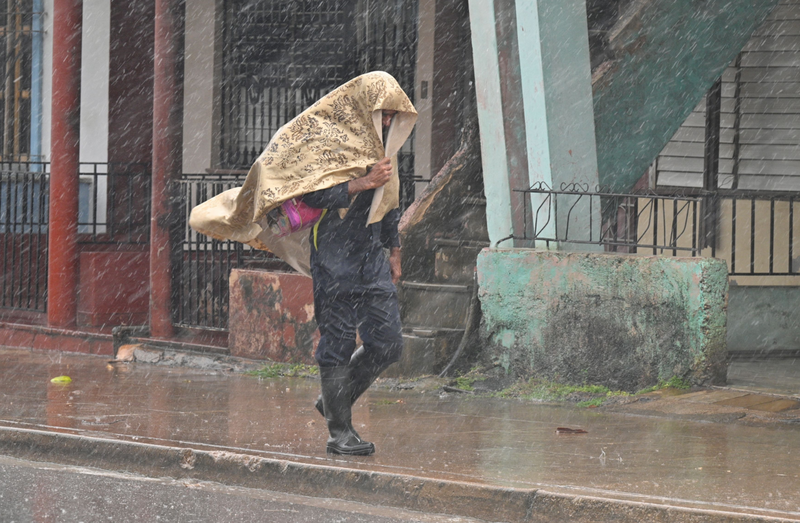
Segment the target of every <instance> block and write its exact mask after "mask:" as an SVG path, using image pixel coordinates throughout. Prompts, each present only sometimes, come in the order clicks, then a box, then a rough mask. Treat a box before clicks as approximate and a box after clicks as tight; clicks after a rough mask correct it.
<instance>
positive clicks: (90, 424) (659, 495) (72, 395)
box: [0, 349, 800, 517]
mask: <svg viewBox="0 0 800 523" xmlns="http://www.w3.org/2000/svg"><path fill="white" fill-rule="evenodd" d="M60 375H69V376H70V377H71V378H72V380H73V382H72V383H71V384H69V385H55V384H52V383H50V379H51V378H53V377H56V376H60ZM318 393H319V382H318V381H316V380H313V379H303V378H282V379H271V380H263V381H260V380H258V379H256V378H253V377H249V376H242V375H236V374H223V373H214V372H207V371H200V370H195V369H187V368H167V367H157V366H150V365H143V364H136V365H121V364H109V363H108V362H107V359H105V358H100V357H88V356H75V355H66V354H54V353H42V352H30V351H23V350H10V349H9V350H0V422H4V423H5V424H9V423H22V424H25V426H27V427H31V428H35V427H41V426H47V427H51V428H60V429H64V430H70V431H74V432H78V433H84V434H92V435H102V436H105V437H108V436H113V437H119V438H125V439H135V440H138V441H149V442H154V443H161V444H170V445H176V446H180V445H187V444H191V445H192V446H194V447H196V448H218V447H225V448H227V449H231V450H234V451H237V450H238V451H240V452H244V451H246V452H252V453H258V454H260V455H264V456H267V457H274V458H291V459H294V460H296V461H301V462H310V463H318V464H319V463H324V464H328V465H334V466H343V467H351V468H361V469H368V470H376V471H386V472H395V473H406V474H411V475H416V476H425V477H435V478H443V479H452V480H459V481H470V482H481V483H487V484H492V485H503V486H514V487H525V488H531V487H537V486H540V487H547V488H548V490H555V491H559V490H565V491H574V490H578V491H580V492H584V493H588V494H593V495H598V496H613V497H618V498H624V499H631V500H641V501H655V502H658V501H659V500H672V499H674V500H683V501H684V502H686V503H688V504H691V505H695V506H699V507H704V508H717V509H722V510H739V509H741V508H742V507H750V508H751V509H759V511H760V513H763V514H773V515H783V516H791V517H800V495H798V492H800V459H798V458H799V456H800V426H796V425H792V424H783V425H780V424H776V425H770V426H764V427H752V426H743V425H736V424H722V423H699V422H690V421H676V420H669V419H661V418H648V417H639V416H631V415H623V414H613V413H601V412H597V411H592V410H588V409H577V408H565V407H556V406H550V405H540V404H535V403H530V402H518V401H513V400H499V399H491V398H476V397H467V396H454V395H440V394H439V393H425V394H420V393H418V392H414V391H413V390H412V391H397V392H390V391H380V390H379V391H369V392H367V394H365V396H364V397H363V398H362V399H361V400H360V401H359V403H358V404H357V405H356V407H355V408H354V412H353V418H354V424H355V425H356V428H357V429H358V430H359V432H360V433H361V435H362V436H363V437H364V438H365V439H368V440H370V441H373V442H374V443H375V445H376V447H377V453H376V455H375V456H372V457H368V458H340V457H337V458H332V457H328V456H326V455H325V446H324V443H325V438H326V436H327V432H326V428H325V423H324V420H323V419H322V417H321V416H320V415H319V413H317V412H316V410H315V409H314V407H313V401H314V399H315V398H316V396H317V394H318ZM556 427H572V428H581V429H584V430H586V431H587V432H588V433H587V434H576V435H559V434H556V432H555V429H556Z"/></svg>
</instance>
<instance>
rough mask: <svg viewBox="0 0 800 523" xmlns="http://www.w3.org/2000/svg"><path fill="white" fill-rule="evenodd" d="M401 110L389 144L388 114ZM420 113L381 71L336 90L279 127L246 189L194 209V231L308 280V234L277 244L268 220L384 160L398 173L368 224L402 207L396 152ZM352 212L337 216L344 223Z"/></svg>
mask: <svg viewBox="0 0 800 523" xmlns="http://www.w3.org/2000/svg"><path fill="white" fill-rule="evenodd" d="M384 109H386V110H392V111H397V114H396V115H395V117H394V118H393V119H392V125H391V127H390V128H389V132H388V134H387V138H386V144H384V143H383V133H382V126H381V116H382V113H381V111H382V110H384ZM416 120H417V111H416V110H415V109H414V106H413V105H412V104H411V101H410V100H409V99H408V96H406V94H405V93H404V92H403V90H402V89H401V88H400V85H399V84H398V83H397V80H395V79H394V78H393V77H392V76H391V75H389V74H388V73H385V72H382V71H375V72H371V73H367V74H364V75H361V76H359V77H357V78H354V79H352V80H350V81H349V82H347V83H346V84H344V85H342V86H340V87H338V88H336V89H334V90H333V91H331V92H330V93H329V94H327V95H326V96H325V97H323V98H322V99H321V100H319V101H317V102H316V103H315V104H314V105H312V106H311V107H309V108H308V109H306V110H305V111H303V112H302V113H300V114H299V115H298V116H297V117H295V118H294V119H293V120H292V121H290V122H289V123H287V124H286V125H284V126H283V127H281V128H280V129H279V130H278V132H277V133H275V136H273V137H272V139H271V140H270V142H269V144H267V147H266V149H264V152H262V153H261V155H260V156H259V157H258V158H257V159H256V161H255V163H253V166H252V167H251V168H250V171H249V172H248V174H247V178H246V179H245V182H244V185H242V187H237V188H235V189H230V190H228V191H225V192H223V193H221V194H219V195H217V196H215V197H214V198H211V199H210V200H208V201H206V202H204V203H201V204H200V205H198V206H197V207H195V208H194V209H192V213H191V216H190V217H189V225H190V226H191V227H192V228H193V229H194V230H195V231H197V232H200V233H202V234H205V235H207V236H210V237H212V238H215V239H218V240H234V241H238V242H241V243H246V244H248V245H250V246H252V247H255V248H256V249H261V250H267V251H271V252H272V253H274V254H275V255H276V256H278V257H279V258H281V259H283V260H284V261H285V262H287V263H288V264H289V265H291V266H292V267H294V268H295V269H297V270H298V271H299V272H301V273H302V274H305V275H306V276H308V275H309V258H310V246H309V242H308V231H299V232H296V233H293V234H290V235H288V236H285V237H283V238H278V237H277V236H275V235H274V234H273V233H272V232H271V231H270V228H269V227H268V226H267V225H266V223H265V222H264V220H265V216H266V214H267V213H269V212H270V211H271V210H272V209H274V208H276V207H277V206H279V205H280V204H282V203H283V202H285V201H286V200H288V199H290V198H296V197H299V196H302V195H304V194H307V193H310V192H313V191H317V190H320V189H327V188H329V187H333V186H335V185H338V184H340V183H343V182H347V181H350V180H353V179H355V178H359V177H361V176H364V175H365V174H366V173H367V168H368V167H370V166H372V165H373V164H375V163H377V162H378V161H380V160H381V159H382V158H384V157H387V156H388V157H390V158H392V166H393V171H394V172H393V175H392V178H391V179H390V181H389V182H388V183H387V184H386V185H384V186H383V187H381V188H379V189H376V190H375V196H374V198H373V201H372V207H371V209H370V214H369V219H368V220H367V222H368V223H365V224H364V225H365V226H366V225H368V224H371V223H375V222H379V221H381V220H382V219H383V217H384V215H385V214H386V213H387V212H389V211H390V210H392V209H394V208H396V207H397V206H398V205H399V200H400V180H399V178H398V173H397V158H396V155H397V152H398V151H399V150H400V148H401V147H402V146H403V144H404V143H405V141H406V140H407V139H408V137H409V135H410V134H411V130H412V129H413V128H414V123H415V122H416ZM346 212H347V210H346V209H340V210H339V213H340V214H341V215H342V217H344V214H345V213H346Z"/></svg>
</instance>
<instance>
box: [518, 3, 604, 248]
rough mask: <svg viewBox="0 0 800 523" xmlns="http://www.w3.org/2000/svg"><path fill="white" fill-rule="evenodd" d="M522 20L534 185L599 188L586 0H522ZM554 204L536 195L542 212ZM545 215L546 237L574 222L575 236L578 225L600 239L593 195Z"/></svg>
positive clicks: (535, 205)
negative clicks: (591, 202)
mask: <svg viewBox="0 0 800 523" xmlns="http://www.w3.org/2000/svg"><path fill="white" fill-rule="evenodd" d="M516 19H517V35H518V38H519V54H520V76H521V78H520V81H521V82H522V93H523V106H524V110H525V133H526V137H527V153H528V154H527V155H528V173H529V178H530V183H531V185H533V184H535V183H537V182H543V183H545V184H547V185H548V186H550V187H552V188H553V189H559V188H560V187H561V186H562V184H569V183H573V182H577V183H581V184H585V186H587V187H588V188H590V189H594V188H595V187H596V186H597V184H598V177H597V148H596V145H595V134H594V108H593V104H592V77H591V76H592V75H591V65H590V58H589V31H588V27H587V22H586V0H524V1H523V0H519V1H517V2H516ZM543 203H544V205H543V206H542V204H543ZM548 203H549V202H544V201H543V197H542V196H540V195H535V194H534V195H531V208H532V209H534V210H536V209H539V208H540V206H541V207H542V209H548V208H549V205H548ZM573 204H574V207H573ZM570 209H571V210H572V212H570ZM553 210H555V209H553ZM539 215H540V216H539V219H538V220H536V224H537V225H538V227H537V230H539V231H541V234H543V235H546V236H552V235H553V233H554V229H556V228H557V230H558V232H559V235H561V236H563V235H564V233H565V231H566V228H567V225H569V230H570V233H569V236H570V237H571V238H573V237H575V238H577V237H576V236H575V233H576V231H580V234H581V238H580V239H584V240H589V239H592V240H597V239H598V238H599V234H600V212H599V205H594V206H591V205H589V200H588V199H587V198H581V199H578V198H577V197H569V196H560V197H559V201H558V213H557V215H556V219H555V220H549V221H547V220H543V219H542V218H543V217H542V216H541V213H539ZM534 217H535V218H536V215H535V216H534ZM543 222H544V223H546V225H543ZM568 222H569V223H568ZM590 225H591V229H590ZM537 247H542V245H537ZM560 248H562V249H566V250H595V249H594V247H593V246H585V247H582V248H577V247H576V246H574V245H569V244H562V245H561V246H560Z"/></svg>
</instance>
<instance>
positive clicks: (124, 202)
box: [78, 163, 151, 245]
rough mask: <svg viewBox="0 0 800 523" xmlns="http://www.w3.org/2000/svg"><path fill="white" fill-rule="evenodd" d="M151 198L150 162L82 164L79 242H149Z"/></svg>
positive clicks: (142, 243)
mask: <svg viewBox="0 0 800 523" xmlns="http://www.w3.org/2000/svg"><path fill="white" fill-rule="evenodd" d="M150 199H151V195H150V166H149V164H140V163H81V164H80V191H79V211H78V241H79V242H81V243H95V244H101V243H102V244H137V245H146V244H147V243H148V242H149V239H150Z"/></svg>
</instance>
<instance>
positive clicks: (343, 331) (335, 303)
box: [314, 280, 403, 367]
mask: <svg viewBox="0 0 800 523" xmlns="http://www.w3.org/2000/svg"><path fill="white" fill-rule="evenodd" d="M326 287H327V288H326ZM314 316H315V317H316V320H317V325H318V326H319V332H320V335H321V337H320V340H319V345H318V346H317V352H316V355H315V357H316V360H317V363H318V364H319V366H320V367H338V366H341V365H347V364H348V363H349V362H350V357H351V356H352V355H353V352H354V351H355V349H356V330H358V333H359V335H360V336H361V341H363V342H364V356H365V357H367V358H369V360H370V361H371V362H372V363H374V364H376V365H379V366H384V365H389V364H390V363H394V362H395V361H397V360H399V359H400V354H401V352H402V351H403V334H402V326H401V324H400V308H399V305H398V302H397V293H396V292H389V291H385V290H348V291H345V290H343V289H341V287H339V288H337V289H336V290H335V291H331V289H330V286H326V285H324V284H322V282H319V281H317V280H315V281H314Z"/></svg>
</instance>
